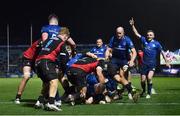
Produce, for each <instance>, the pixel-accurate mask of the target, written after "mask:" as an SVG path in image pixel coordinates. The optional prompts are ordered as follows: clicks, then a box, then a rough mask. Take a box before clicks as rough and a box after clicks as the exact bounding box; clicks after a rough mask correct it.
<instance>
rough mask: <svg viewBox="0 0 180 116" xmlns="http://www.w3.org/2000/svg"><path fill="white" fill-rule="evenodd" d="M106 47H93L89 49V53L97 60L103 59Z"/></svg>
mask: <svg viewBox="0 0 180 116" xmlns="http://www.w3.org/2000/svg"><path fill="white" fill-rule="evenodd" d="M106 49H107V46H105V45H102V46H101V47H97V46H96V47H94V48H93V49H91V51H90V52H91V53H93V54H95V55H96V56H97V57H98V58H105V52H106Z"/></svg>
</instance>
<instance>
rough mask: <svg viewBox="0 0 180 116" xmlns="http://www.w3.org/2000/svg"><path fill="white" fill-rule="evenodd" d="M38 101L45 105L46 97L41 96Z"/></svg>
mask: <svg viewBox="0 0 180 116" xmlns="http://www.w3.org/2000/svg"><path fill="white" fill-rule="evenodd" d="M38 101H39V102H40V103H44V102H45V100H44V97H43V96H41V95H40V96H39V97H38Z"/></svg>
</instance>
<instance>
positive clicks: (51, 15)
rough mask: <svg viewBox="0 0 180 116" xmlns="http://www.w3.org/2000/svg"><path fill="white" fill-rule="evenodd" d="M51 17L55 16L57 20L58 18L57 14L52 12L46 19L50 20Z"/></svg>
mask: <svg viewBox="0 0 180 116" xmlns="http://www.w3.org/2000/svg"><path fill="white" fill-rule="evenodd" d="M52 18H56V19H57V20H59V18H58V16H57V15H56V14H54V13H53V14H50V15H49V16H48V20H49V21H50V20H51V19H52Z"/></svg>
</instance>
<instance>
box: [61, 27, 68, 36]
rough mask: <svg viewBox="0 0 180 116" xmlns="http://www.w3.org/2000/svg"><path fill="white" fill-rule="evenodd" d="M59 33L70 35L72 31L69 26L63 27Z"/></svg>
mask: <svg viewBox="0 0 180 116" xmlns="http://www.w3.org/2000/svg"><path fill="white" fill-rule="evenodd" d="M59 34H60V35H63V34H67V35H68V36H70V32H69V29H68V28H67V27H61V30H60V32H59Z"/></svg>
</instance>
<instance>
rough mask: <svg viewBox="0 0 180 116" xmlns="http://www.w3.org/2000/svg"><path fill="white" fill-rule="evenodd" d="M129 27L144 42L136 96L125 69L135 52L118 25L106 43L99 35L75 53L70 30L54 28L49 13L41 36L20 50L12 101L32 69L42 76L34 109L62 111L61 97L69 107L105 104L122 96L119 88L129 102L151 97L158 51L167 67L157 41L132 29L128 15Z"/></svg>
mask: <svg viewBox="0 0 180 116" xmlns="http://www.w3.org/2000/svg"><path fill="white" fill-rule="evenodd" d="M130 25H131V26H132V30H133V32H134V33H135V35H136V36H137V37H138V38H139V39H140V40H141V42H142V45H143V48H142V50H143V58H142V65H141V68H140V69H141V71H140V73H141V86H142V92H141V93H140V94H139V93H137V92H136V91H134V89H133V86H132V84H131V72H130V69H131V67H133V66H134V65H135V64H134V61H135V59H136V56H137V52H136V49H135V47H134V44H133V42H132V41H131V39H130V37H128V36H126V35H125V32H124V28H123V27H117V29H116V35H115V36H113V37H112V38H111V39H110V43H109V44H108V45H107V46H106V45H104V44H103V40H102V39H101V38H98V39H97V41H96V43H97V46H96V47H94V48H92V50H91V51H89V52H87V53H85V54H82V53H78V52H77V51H76V44H75V42H74V40H73V39H72V38H71V37H70V31H69V29H68V28H67V27H61V26H59V25H58V17H57V16H56V15H54V14H52V15H50V16H49V25H47V26H44V27H42V29H41V38H40V39H39V40H37V41H36V42H34V43H33V44H32V45H31V46H30V47H29V48H28V49H27V50H26V51H25V52H24V53H23V79H22V81H21V83H20V84H19V87H18V91H17V95H16V99H15V103H16V104H20V101H21V95H22V93H23V91H24V88H25V86H26V83H27V81H28V80H29V79H30V77H31V71H32V70H33V71H34V72H35V73H36V74H37V75H38V77H39V78H40V79H41V80H42V89H41V91H40V94H39V97H38V99H37V102H36V104H35V108H43V109H45V110H52V111H61V110H62V109H61V104H62V103H61V102H62V101H63V103H64V102H65V103H70V104H71V105H75V104H77V103H84V104H95V103H100V104H105V103H110V102H112V101H114V100H117V99H122V93H123V92H124V90H126V91H127V93H128V98H129V100H132V101H133V102H137V101H138V98H139V95H140V96H141V97H144V96H145V97H146V98H147V99H149V98H151V94H152V77H153V75H154V71H155V67H156V56H157V54H158V53H161V54H162V55H163V57H164V59H165V61H166V63H167V66H169V67H170V65H169V64H168V61H167V60H166V57H165V55H164V52H163V49H162V47H161V45H160V43H159V42H158V41H156V40H155V39H154V38H155V34H154V32H153V31H152V30H149V31H147V37H144V36H141V35H140V34H139V33H138V31H137V30H136V28H135V26H134V20H133V19H131V20H130ZM146 81H147V92H146ZM59 82H60V83H61V85H62V87H63V89H64V94H63V95H62V96H61V97H60V95H59V92H58V83H59ZM119 84H121V85H122V89H120V90H119V89H117V87H118V85H119Z"/></svg>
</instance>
